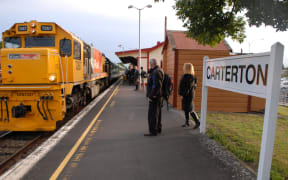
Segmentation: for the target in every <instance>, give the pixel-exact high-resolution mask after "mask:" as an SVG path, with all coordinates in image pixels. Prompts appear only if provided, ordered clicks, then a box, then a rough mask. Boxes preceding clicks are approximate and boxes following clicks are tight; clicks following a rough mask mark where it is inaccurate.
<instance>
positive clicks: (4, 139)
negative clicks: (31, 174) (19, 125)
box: [0, 132, 46, 174]
mask: <svg viewBox="0 0 288 180" xmlns="http://www.w3.org/2000/svg"><path fill="white" fill-rule="evenodd" d="M44 134H46V133H39V132H6V133H4V134H1V136H0V174H2V173H3V172H5V171H6V170H7V169H8V168H10V167H11V166H12V165H13V164H14V163H15V162H17V161H18V160H19V159H21V158H22V157H23V156H25V154H27V153H28V151H29V150H30V149H31V148H32V147H33V146H35V145H36V143H37V142H39V141H40V140H41V138H42V137H43V135H44Z"/></svg>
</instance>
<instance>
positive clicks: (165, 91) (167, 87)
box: [162, 73, 173, 110]
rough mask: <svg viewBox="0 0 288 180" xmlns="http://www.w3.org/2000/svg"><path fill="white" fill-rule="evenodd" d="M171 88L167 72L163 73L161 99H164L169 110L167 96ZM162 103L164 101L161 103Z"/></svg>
mask: <svg viewBox="0 0 288 180" xmlns="http://www.w3.org/2000/svg"><path fill="white" fill-rule="evenodd" d="M172 90H173V84H172V82H171V78H170V76H169V75H168V74H166V73H164V80H163V85H162V97H163V101H164V100H165V101H166V104H167V110H169V102H168V100H169V96H170V94H171V93H172ZM163 105H164V103H163Z"/></svg>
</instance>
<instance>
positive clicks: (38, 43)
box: [25, 36, 55, 47]
mask: <svg viewBox="0 0 288 180" xmlns="http://www.w3.org/2000/svg"><path fill="white" fill-rule="evenodd" d="M25 47H55V37H54V36H30V37H26V38H25Z"/></svg>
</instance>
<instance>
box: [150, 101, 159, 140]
mask: <svg viewBox="0 0 288 180" xmlns="http://www.w3.org/2000/svg"><path fill="white" fill-rule="evenodd" d="M148 125H149V131H150V133H151V134H157V132H159V131H160V132H161V126H162V125H161V104H160V99H159V100H158V99H156V100H152V102H151V101H149V109H148Z"/></svg>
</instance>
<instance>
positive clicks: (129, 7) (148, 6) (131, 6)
mask: <svg viewBox="0 0 288 180" xmlns="http://www.w3.org/2000/svg"><path fill="white" fill-rule="evenodd" d="M131 8H135V9H137V10H138V11H139V55H138V56H139V67H140V68H141V45H140V42H141V38H140V24H141V23H140V22H141V10H143V9H145V8H152V5H151V4H148V5H146V6H145V7H143V8H137V7H135V6H133V5H130V6H128V9H131ZM139 67H138V70H139ZM140 86H141V75H140Z"/></svg>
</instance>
